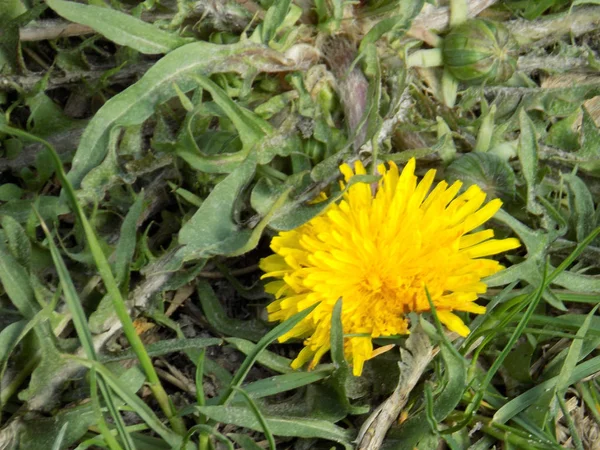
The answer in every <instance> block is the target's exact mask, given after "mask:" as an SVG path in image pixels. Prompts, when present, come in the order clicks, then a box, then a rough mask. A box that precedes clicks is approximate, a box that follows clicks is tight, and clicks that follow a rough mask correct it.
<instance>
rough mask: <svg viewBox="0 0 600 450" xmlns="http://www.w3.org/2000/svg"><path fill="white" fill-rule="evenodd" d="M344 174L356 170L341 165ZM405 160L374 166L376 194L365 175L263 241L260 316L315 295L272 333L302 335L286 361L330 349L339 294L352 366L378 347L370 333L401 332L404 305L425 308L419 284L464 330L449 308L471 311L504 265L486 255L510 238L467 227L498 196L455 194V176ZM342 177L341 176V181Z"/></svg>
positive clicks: (496, 203) (282, 315)
mask: <svg viewBox="0 0 600 450" xmlns="http://www.w3.org/2000/svg"><path fill="white" fill-rule="evenodd" d="M340 170H341V172H342V174H343V175H344V178H345V181H346V182H348V181H349V180H350V178H352V176H354V175H355V174H356V175H360V174H365V173H366V172H365V168H364V167H363V165H362V164H361V163H360V162H357V163H356V164H355V166H354V170H352V168H351V167H350V166H348V165H347V164H344V165H342V166H341V167H340ZM414 170H415V160H414V158H413V159H411V160H410V161H409V162H408V164H406V166H405V167H404V169H403V170H402V172H401V173H400V172H399V170H398V167H397V166H396V164H394V163H393V162H390V163H389V168H387V167H386V166H385V165H383V164H382V165H380V166H379V167H378V171H379V173H380V174H381V175H382V177H381V179H380V181H379V183H378V189H377V191H376V193H375V194H374V193H373V189H372V186H371V185H369V184H366V183H356V184H353V185H352V186H350V187H349V188H348V190H347V191H346V192H345V194H344V196H343V198H342V200H341V201H340V202H339V203H337V204H336V203H332V204H331V205H330V206H329V207H328V208H327V209H326V210H325V211H324V212H323V213H322V214H321V215H319V216H317V217H315V218H313V219H312V220H310V221H309V222H307V223H306V224H304V225H302V226H300V227H298V228H297V229H295V230H292V231H285V232H281V233H279V235H278V236H276V237H274V238H273V240H272V242H271V249H272V250H273V252H274V254H273V255H271V256H268V257H266V258H264V259H262V260H261V262H260V268H261V269H262V270H263V271H264V272H265V274H264V275H263V278H274V279H275V280H274V281H270V282H268V283H267V284H266V287H265V288H266V291H267V292H269V293H271V294H273V295H274V296H275V300H274V301H273V302H272V303H271V304H270V305H269V306H268V308H267V310H268V313H269V320H271V321H284V320H286V319H287V318H289V317H291V316H293V315H294V314H296V313H297V312H299V311H302V310H304V309H306V308H308V307H310V306H312V305H314V304H315V303H319V305H318V306H317V307H316V308H315V309H314V311H312V312H311V314H310V315H308V316H307V317H306V318H305V319H304V320H303V321H302V322H300V323H299V324H297V325H296V326H295V327H294V328H293V329H292V330H291V331H289V332H288V333H286V334H285V335H283V336H281V338H280V339H279V340H280V341H281V342H284V341H286V340H288V339H290V338H301V339H304V344H305V347H304V349H303V350H302V351H301V352H300V354H299V355H298V357H297V358H296V359H295V360H294V361H293V363H292V367H294V368H299V367H302V366H303V365H304V364H305V363H307V362H308V361H311V363H310V365H309V368H312V367H314V366H315V365H316V364H317V363H318V362H319V360H320V359H321V357H322V356H323V355H324V354H325V353H326V352H327V351H328V350H329V348H330V327H331V315H332V312H333V307H334V306H335V304H336V302H337V300H338V299H339V298H340V297H341V298H342V325H343V332H344V334H345V335H346V336H348V337H346V338H345V340H344V351H345V354H346V357H347V358H348V359H349V360H351V362H352V365H353V373H354V375H357V376H358V375H360V374H361V373H362V369H363V365H364V362H365V361H366V360H368V359H370V358H372V357H373V356H375V355H376V354H378V353H381V351H382V350H383V349H376V350H374V349H373V343H372V339H373V338H378V337H380V336H392V335H398V334H405V333H407V332H408V321H407V318H406V315H407V313H409V312H412V311H414V312H417V313H420V312H424V311H429V302H428V300H427V295H426V292H425V287H427V289H428V290H429V294H430V296H431V299H432V301H433V303H434V304H435V306H436V309H437V315H438V317H439V319H440V321H441V322H442V323H443V324H444V325H446V327H448V329H450V330H452V331H455V332H457V333H458V334H460V335H461V336H466V335H467V334H468V333H469V329H468V328H467V326H466V325H465V324H464V323H463V321H462V320H461V319H460V318H459V317H458V316H457V315H455V314H454V313H453V312H452V311H466V312H472V313H475V314H482V313H484V312H485V307H483V306H480V305H477V304H476V303H475V300H477V297H478V295H479V294H482V293H484V292H485V291H486V289H487V286H486V285H485V283H483V282H482V281H481V279H482V278H484V277H487V276H489V275H492V274H494V273H496V272H498V271H499V270H501V269H503V267H502V266H501V265H500V264H499V263H498V262H497V261H494V260H493V259H487V258H485V257H486V256H490V255H495V254H498V253H501V252H504V251H506V250H510V249H514V248H516V247H519V245H520V243H519V241H518V240H517V239H514V238H510V239H502V240H498V239H492V238H493V236H494V232H493V231H492V230H483V231H476V232H472V231H473V230H475V229H476V228H478V227H479V226H480V225H482V224H483V223H484V222H486V221H487V220H488V219H490V218H491V217H492V216H493V215H494V214H495V213H496V211H498V209H500V206H501V205H502V202H501V201H500V200H499V199H495V200H492V201H490V202H488V203H487V204H485V205H483V204H484V200H485V197H486V194H485V193H484V192H483V191H482V190H481V189H480V188H479V187H478V186H476V185H473V186H471V187H469V188H468V189H467V190H466V191H465V192H464V193H462V194H460V195H458V196H457V194H458V192H459V190H460V188H461V185H462V183H461V182H459V181H457V182H455V183H454V184H452V185H451V186H448V183H446V182H445V181H442V182H440V183H438V184H437V186H435V188H434V189H433V190H431V192H429V191H430V188H431V186H432V184H433V180H434V176H435V170H430V171H429V172H427V174H426V175H425V176H424V177H423V179H422V180H421V181H419V182H418V180H417V177H416V176H415V174H414ZM342 186H344V183H342Z"/></svg>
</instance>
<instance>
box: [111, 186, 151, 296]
mask: <svg viewBox="0 0 600 450" xmlns="http://www.w3.org/2000/svg"><path fill="white" fill-rule="evenodd" d="M143 207H144V193H143V192H141V193H140V194H138V196H137V198H136V200H135V202H134V203H133V205H132V206H131V208H130V209H129V211H128V212H127V215H126V216H125V220H124V221H123V224H122V225H121V232H120V236H119V242H117V247H116V248H115V262H114V270H113V271H114V273H115V279H116V281H117V283H118V284H119V285H124V284H126V282H127V281H128V280H129V270H130V268H129V266H130V264H131V261H132V259H133V255H134V253H135V248H136V244H137V239H136V235H137V222H138V220H139V218H140V215H141V214H142V210H143Z"/></svg>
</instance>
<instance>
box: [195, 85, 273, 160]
mask: <svg viewBox="0 0 600 450" xmlns="http://www.w3.org/2000/svg"><path fill="white" fill-rule="evenodd" d="M194 78H195V80H196V81H197V83H198V84H199V85H200V87H202V88H203V89H205V90H207V91H208V92H210V95H211V96H212V98H213V100H214V101H215V103H216V104H217V105H219V106H220V107H221V109H222V110H223V112H224V113H225V115H226V116H227V117H228V118H229V120H231V121H232V122H233V124H234V126H235V128H236V129H237V131H238V133H239V134H240V139H241V140H242V143H243V144H244V148H245V149H246V150H249V149H250V148H252V147H254V146H255V145H256V144H257V143H258V142H259V141H260V140H262V139H263V138H264V137H265V136H267V135H270V134H272V133H273V128H272V127H271V125H270V124H269V123H268V122H267V121H265V120H263V119H261V118H260V117H259V116H258V115H256V114H254V113H253V112H252V111H249V110H247V109H245V108H242V107H241V106H239V105H238V104H237V103H235V102H233V101H232V100H231V98H229V96H228V95H227V93H226V92H225V91H224V90H223V89H221V88H220V87H219V86H218V85H217V84H215V83H214V82H213V81H211V80H210V78H208V77H206V76H204V75H196V76H195V77H194Z"/></svg>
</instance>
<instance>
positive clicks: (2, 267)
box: [0, 248, 40, 319]
mask: <svg viewBox="0 0 600 450" xmlns="http://www.w3.org/2000/svg"><path fill="white" fill-rule="evenodd" d="M0 283H2V286H3V287H4V290H5V291H6V293H7V294H8V297H9V298H10V300H11V301H12V303H13V305H15V308H17V309H18V310H19V312H20V313H21V314H22V315H23V317H25V318H26V319H31V318H32V317H33V316H34V314H35V313H36V312H37V311H39V309H40V306H39V304H38V303H37V300H36V298H35V295H34V292H33V287H32V285H31V281H30V280H29V275H28V274H27V271H26V270H25V268H24V267H23V266H22V265H20V264H19V263H18V261H17V260H16V258H15V257H14V256H13V255H11V254H10V253H7V252H5V251H4V250H2V248H0Z"/></svg>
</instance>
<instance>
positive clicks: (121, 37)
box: [46, 0, 189, 55]
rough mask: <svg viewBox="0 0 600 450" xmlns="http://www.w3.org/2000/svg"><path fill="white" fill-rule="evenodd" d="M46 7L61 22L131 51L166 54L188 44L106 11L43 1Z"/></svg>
mask: <svg viewBox="0 0 600 450" xmlns="http://www.w3.org/2000/svg"><path fill="white" fill-rule="evenodd" d="M46 3H47V4H48V5H49V6H50V7H51V8H52V9H53V10H54V11H56V12H57V13H58V14H60V15H61V16H62V17H64V18H65V19H68V20H70V21H71V22H75V23H80V24H82V25H87V26H89V27H90V28H93V29H94V30H96V31H97V32H98V33H100V34H103V35H104V36H105V37H106V38H108V39H110V40H111V41H113V42H115V43H117V44H120V45H125V46H128V47H131V48H133V49H134V50H137V51H138V52H140V53H146V54H149V55H154V54H159V53H167V52H169V51H171V50H174V49H176V48H177V47H180V46H182V45H183V44H185V43H186V42H189V40H187V39H184V38H181V37H179V36H176V35H173V34H171V33H168V32H166V31H163V30H161V29H160V28H158V27H156V26H154V25H152V24H149V23H146V22H143V21H142V20H140V19H137V18H135V17H132V16H129V15H127V14H124V13H122V12H120V11H115V10H113V9H110V8H109V7H99V6H94V5H82V4H80V3H75V2H68V1H63V0H47V1H46Z"/></svg>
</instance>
